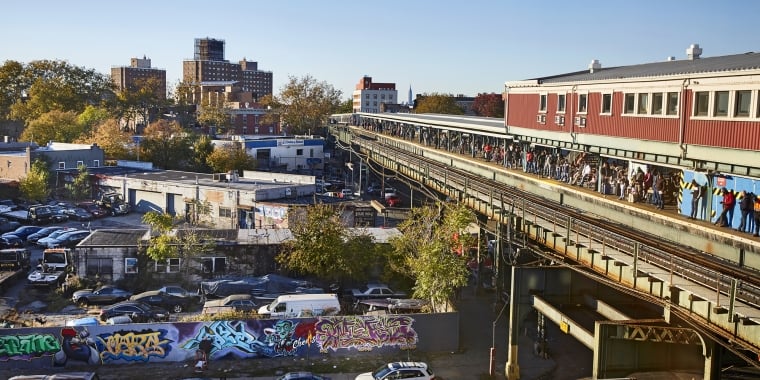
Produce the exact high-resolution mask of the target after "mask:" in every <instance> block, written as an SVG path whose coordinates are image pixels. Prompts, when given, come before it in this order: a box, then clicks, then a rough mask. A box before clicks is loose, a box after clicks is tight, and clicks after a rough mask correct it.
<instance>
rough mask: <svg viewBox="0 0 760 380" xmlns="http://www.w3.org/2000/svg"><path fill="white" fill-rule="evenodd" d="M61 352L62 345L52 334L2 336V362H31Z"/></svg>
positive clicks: (0, 348)
mask: <svg viewBox="0 0 760 380" xmlns="http://www.w3.org/2000/svg"><path fill="white" fill-rule="evenodd" d="M60 350H61V344H60V343H59V342H58V339H57V338H56V337H55V336H54V335H52V334H29V335H3V336H0V361H3V362H5V361H8V360H31V359H32V358H39V357H42V356H52V355H54V354H55V353H56V352H58V351H60Z"/></svg>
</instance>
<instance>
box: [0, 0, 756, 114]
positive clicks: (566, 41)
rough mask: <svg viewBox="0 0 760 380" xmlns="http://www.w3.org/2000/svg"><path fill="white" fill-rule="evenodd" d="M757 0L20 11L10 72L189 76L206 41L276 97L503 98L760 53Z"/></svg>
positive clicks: (3, 25)
mask: <svg viewBox="0 0 760 380" xmlns="http://www.w3.org/2000/svg"><path fill="white" fill-rule="evenodd" d="M758 14H760V1H754V0H729V1H715V0H656V1H653V0H636V1H630V0H601V1H596V0H593V1H591V0H589V1H583V0H564V1H555V0H546V1H539V0H523V1H516V0H493V1H487V0H471V1H465V2H463V1H450V0H405V1H398V0H384V1H357V0H313V1H307V0H272V1H258V0H248V1H227V0H214V1H197V0H178V1H171V0H152V1H145V0H130V1H126V2H123V1H119V2H117V1H109V0H99V1H96V0H69V1H60V0H57V1H50V0H35V1H29V0H6V1H3V2H2V3H0V36H3V39H2V42H0V62H5V61H7V60H14V61H18V62H22V63H28V62H31V61H34V60H42V59H48V60H65V61H68V62H69V63H70V64H72V65H75V66H80V67H84V68H87V69H93V70H95V71H98V72H100V73H103V74H105V75H110V72H111V67H118V66H129V63H130V59H131V58H133V57H139V58H142V57H143V56H145V57H147V58H150V59H151V63H152V66H153V67H155V68H160V69H165V70H166V76H167V82H168V83H167V84H168V86H169V87H173V86H175V85H176V84H177V83H178V82H179V80H180V78H181V76H182V62H183V61H184V60H188V59H192V58H193V52H194V41H195V39H196V38H207V37H208V38H214V39H220V40H224V41H225V59H227V60H229V61H230V62H238V61H240V60H242V59H247V60H249V61H257V62H258V64H259V66H258V67H259V69H260V70H265V71H272V72H273V78H274V93H275V95H276V94H279V92H280V90H281V89H282V87H283V86H284V85H285V84H286V83H287V82H288V78H289V77H296V78H302V77H304V76H306V75H310V76H312V77H313V78H315V79H316V80H318V81H322V82H326V83H328V84H330V85H332V86H333V87H334V88H335V89H337V90H340V91H341V92H342V94H343V95H342V98H343V99H348V98H350V96H351V93H352V92H353V90H354V88H355V86H356V84H357V83H358V82H359V80H360V79H361V78H362V77H363V76H365V75H367V76H370V77H372V80H373V81H374V82H383V83H387V82H390V83H395V84H396V89H397V90H398V92H399V93H398V98H399V99H400V100H402V101H405V100H406V99H407V97H408V92H409V88H410V87H411V88H412V91H413V93H414V94H423V93H428V94H430V93H445V94H455V95H458V94H463V95H466V96H476V95H477V94H479V93H492V92H495V93H500V92H502V91H503V88H504V83H505V82H507V81H516V80H523V79H530V78H536V77H542V76H549V75H556V74H562V73H568V72H574V71H579V70H585V69H587V68H588V65H589V63H590V62H591V60H593V59H598V60H599V61H600V62H601V64H602V66H603V67H611V66H622V65H634V64H641V63H648V62H656V61H664V60H666V59H667V57H669V56H674V57H676V59H684V58H685V57H686V48H688V47H689V45H691V44H694V43H697V44H699V45H700V47H701V48H702V49H703V53H702V56H703V57H711V56H720V55H730V54H739V53H744V52H749V51H760V47H759V46H758V44H760V39H758V34H757V31H756V27H755V25H756V24H757V17H758V16H757V15H758Z"/></svg>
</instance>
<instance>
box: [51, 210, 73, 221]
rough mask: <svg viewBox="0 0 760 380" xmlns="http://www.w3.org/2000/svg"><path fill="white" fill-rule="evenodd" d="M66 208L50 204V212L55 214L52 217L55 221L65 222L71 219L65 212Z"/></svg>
mask: <svg viewBox="0 0 760 380" xmlns="http://www.w3.org/2000/svg"><path fill="white" fill-rule="evenodd" d="M65 210H66V208H65V207H61V206H50V212H51V213H52V214H53V215H51V217H50V218H51V220H52V221H53V223H63V222H66V221H68V220H69V216H68V215H66V213H65V212H64V211H65Z"/></svg>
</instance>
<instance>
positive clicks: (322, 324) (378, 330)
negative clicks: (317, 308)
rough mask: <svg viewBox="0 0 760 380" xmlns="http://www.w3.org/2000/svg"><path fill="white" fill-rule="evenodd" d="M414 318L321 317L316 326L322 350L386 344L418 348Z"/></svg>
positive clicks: (362, 348)
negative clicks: (413, 326)
mask: <svg viewBox="0 0 760 380" xmlns="http://www.w3.org/2000/svg"><path fill="white" fill-rule="evenodd" d="M412 323H414V319H412V317H408V316H401V315H398V316H384V317H366V316H362V317H350V316H349V317H344V318H320V319H319V321H318V322H317V326H316V332H317V334H316V335H317V336H316V340H317V342H318V343H319V344H320V352H327V350H333V351H337V350H339V349H351V348H353V349H357V350H359V351H372V350H373V349H374V348H379V347H384V346H397V347H398V348H401V349H403V350H411V349H414V348H415V347H416V345H417V339H418V338H417V332H416V331H414V328H412Z"/></svg>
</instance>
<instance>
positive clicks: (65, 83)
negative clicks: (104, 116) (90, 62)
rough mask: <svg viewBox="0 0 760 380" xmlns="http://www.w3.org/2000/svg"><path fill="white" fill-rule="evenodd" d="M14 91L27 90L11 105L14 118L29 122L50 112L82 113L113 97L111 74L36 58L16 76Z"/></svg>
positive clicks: (21, 91)
mask: <svg viewBox="0 0 760 380" xmlns="http://www.w3.org/2000/svg"><path fill="white" fill-rule="evenodd" d="M15 79H16V83H15V84H14V86H13V87H12V88H13V92H14V93H26V98H25V99H22V98H20V97H19V98H17V99H15V102H14V103H13V104H12V105H11V107H10V114H11V118H12V119H15V120H22V121H24V123H25V124H29V123H30V122H31V121H32V120H35V119H37V118H39V117H40V116H42V115H43V114H46V113H48V112H50V111H61V112H74V113H77V114H78V113H80V112H82V111H83V110H84V109H85V107H87V106H88V105H92V104H106V103H107V101H108V100H109V99H112V98H113V82H111V79H110V77H108V76H105V75H102V74H100V73H98V72H96V71H95V70H92V69H85V68H83V67H78V66H73V65H71V64H69V63H68V62H66V61H48V60H42V61H32V62H30V63H29V64H27V65H25V66H24V68H23V72H22V73H21V75H20V76H19V77H16V78H15Z"/></svg>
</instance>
